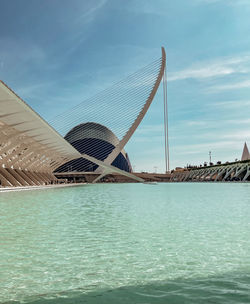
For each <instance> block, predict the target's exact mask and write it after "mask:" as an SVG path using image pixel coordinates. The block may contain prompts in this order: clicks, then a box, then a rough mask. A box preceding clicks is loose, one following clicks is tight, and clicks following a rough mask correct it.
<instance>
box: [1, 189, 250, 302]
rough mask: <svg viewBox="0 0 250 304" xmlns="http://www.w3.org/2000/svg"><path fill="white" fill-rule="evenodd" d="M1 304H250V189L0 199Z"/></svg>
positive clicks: (65, 192) (43, 193)
mask: <svg viewBox="0 0 250 304" xmlns="http://www.w3.org/2000/svg"><path fill="white" fill-rule="evenodd" d="M0 217H1V220H0V302H1V303H5V302H7V303H37V304H38V303H41V304H42V303H44V304H45V303H47V304H50V303H51V304H52V303H67V304H68V303H117V304H119V303H124V304H125V303H126V304H127V303H141V304H146V303H171V304H172V303H227V304H228V303H250V184H232V183H224V184H221V183H220V184H219V183H218V184H217V183H179V184H175V183H170V184H157V185H147V184H97V185H84V186H82V187H73V188H63V189H62V188H61V189H49V190H36V191H23V192H12V193H1V194H0Z"/></svg>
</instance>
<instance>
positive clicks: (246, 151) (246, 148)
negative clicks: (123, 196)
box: [241, 142, 250, 160]
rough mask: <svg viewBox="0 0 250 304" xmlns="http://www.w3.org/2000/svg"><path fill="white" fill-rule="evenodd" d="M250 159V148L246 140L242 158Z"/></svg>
mask: <svg viewBox="0 0 250 304" xmlns="http://www.w3.org/2000/svg"><path fill="white" fill-rule="evenodd" d="M248 159H250V154H249V150H248V147H247V143H246V142H245V144H244V148H243V152H242V156H241V160H248Z"/></svg>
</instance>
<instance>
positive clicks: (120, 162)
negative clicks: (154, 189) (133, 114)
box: [55, 122, 132, 172]
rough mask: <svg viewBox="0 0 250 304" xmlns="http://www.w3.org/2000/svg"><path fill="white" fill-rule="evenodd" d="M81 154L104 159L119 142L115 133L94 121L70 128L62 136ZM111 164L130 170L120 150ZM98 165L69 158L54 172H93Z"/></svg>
mask: <svg viewBox="0 0 250 304" xmlns="http://www.w3.org/2000/svg"><path fill="white" fill-rule="evenodd" d="M64 138H65V139H66V140H67V141H68V142H69V143H70V144H71V145H72V146H73V147H74V148H75V149H76V150H77V151H79V152H80V153H81V154H87V155H89V156H92V157H95V158H96V159H98V160H101V161H104V160H105V159H106V158H107V157H108V155H109V154H110V153H111V152H112V150H113V149H114V148H115V147H116V145H117V144H118V143H119V139H118V138H117V137H116V135H115V134H114V133H113V132H112V131H111V130H110V129H108V128H107V127H105V126H103V125H101V124H97V123H94V122H87V123H82V124H79V125H77V126H75V127H74V128H72V129H71V130H70V131H69V132H68V133H67V134H66V135H65V137H64ZM112 165H113V166H115V167H117V168H119V169H121V170H124V171H127V172H132V168H131V164H130V161H129V158H128V155H127V153H126V152H125V151H124V150H122V151H121V152H120V153H119V154H118V156H117V157H116V158H115V160H114V161H113V162H112ZM97 168H98V165H97V164H95V163H92V162H91V161H89V160H87V159H84V158H77V159H74V160H71V161H69V162H67V163H65V164H63V165H62V166H60V167H59V168H57V169H56V170H55V172H69V171H70V172H72V171H78V172H93V171H95V170H96V169H97Z"/></svg>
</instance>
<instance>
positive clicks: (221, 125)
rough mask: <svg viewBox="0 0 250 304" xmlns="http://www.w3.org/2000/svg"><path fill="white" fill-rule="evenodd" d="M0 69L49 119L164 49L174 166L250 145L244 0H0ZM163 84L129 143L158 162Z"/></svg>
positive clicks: (249, 12) (249, 40)
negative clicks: (161, 48)
mask: <svg viewBox="0 0 250 304" xmlns="http://www.w3.org/2000/svg"><path fill="white" fill-rule="evenodd" d="M0 4H1V10H0V79H2V80H3V81H4V82H5V83H7V85H9V86H10V87H11V88H12V89H13V90H14V91H15V92H16V93H17V94H18V95H19V96H21V97H22V98H23V99H24V100H25V101H26V102H27V103H28V104H29V105H31V107H33V108H34V109H35V110H36V111H37V112H38V113H39V114H41V115H42V116H43V117H44V118H45V119H46V120H48V119H51V118H52V117H54V116H55V115H56V114H57V113H60V112H62V111H64V110H65V109H67V108H71V107H72V106H73V105H76V104H78V103H79V102H81V101H83V100H84V99H85V98H87V97H90V96H92V95H94V94H95V93H96V92H98V91H100V90H102V89H105V88H106V87H108V86H109V85H111V84H112V83H114V82H117V80H120V79H122V78H123V77H125V76H126V75H129V74H130V73H132V72H134V71H136V70H137V69H139V68H141V67H143V66H145V65H147V64H148V63H150V62H152V61H153V60H154V59H157V58H159V57H160V55H161V50H160V47H161V46H164V47H165V48H166V51H167V62H168V63H167V70H168V103H169V134H170V149H171V150H170V156H171V159H170V163H171V168H174V167H176V166H185V165H186V164H187V163H190V164H200V163H202V162H204V161H208V153H209V151H212V160H213V161H217V160H221V161H223V162H224V161H233V160H235V158H238V159H239V158H240V157H241V153H242V149H243V144H244V142H245V141H247V142H248V143H249V145H250V115H249V114H250V111H249V109H250V34H249V33H250V18H249V16H250V1H249V0H126V1H124V0H88V1H87V0H71V1H66V0H40V1H39V0H36V1H31V0H26V1H20V0H11V1H9V0H0ZM162 112H163V97H162V87H160V88H159V91H158V93H157V96H156V98H155V100H154V101H153V104H152V106H151V108H150V109H149V111H148V113H147V115H146V117H145V119H144V120H143V122H142V124H141V125H140V127H139V129H138V130H137V131H136V133H135V134H134V136H133V138H132V139H131V140H130V142H129V143H128V145H127V146H126V151H127V152H128V153H129V156H130V159H131V162H132V165H133V166H134V167H135V169H136V171H141V170H148V171H154V168H155V167H157V171H158V172H163V171H164V150H163V144H164V138H163V113H162Z"/></svg>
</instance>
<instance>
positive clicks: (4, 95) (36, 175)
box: [0, 48, 166, 186]
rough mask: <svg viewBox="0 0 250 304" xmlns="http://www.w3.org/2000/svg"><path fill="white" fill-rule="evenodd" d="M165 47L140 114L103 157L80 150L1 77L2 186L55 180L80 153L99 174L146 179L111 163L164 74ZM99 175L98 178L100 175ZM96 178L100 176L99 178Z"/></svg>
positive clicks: (138, 122) (144, 111) (147, 104)
mask: <svg viewBox="0 0 250 304" xmlns="http://www.w3.org/2000/svg"><path fill="white" fill-rule="evenodd" d="M165 63H166V55H165V51H164V49H163V48H162V58H161V64H160V69H159V72H158V74H157V75H156V79H155V80H154V83H153V87H152V89H151V92H150V94H149V96H147V98H146V100H145V104H144V106H143V108H142V109H141V111H140V113H139V115H137V117H136V119H135V120H134V122H133V123H132V125H131V127H130V128H129V130H128V131H127V132H126V134H125V135H124V136H123V138H122V139H121V140H118V139H117V142H116V143H115V148H114V149H113V151H112V152H111V153H110V154H109V155H108V157H107V158H106V159H105V160H104V161H100V160H98V159H96V158H94V157H91V156H89V155H87V154H81V153H79V152H78V151H77V150H76V149H75V148H74V147H73V146H72V145H71V144H70V143H69V142H67V141H66V140H65V139H64V138H63V137H62V136H61V135H60V134H59V133H58V132H57V131H56V130H55V129H54V128H52V127H51V125H49V124H48V123H47V122H46V121H45V120H44V119H42V117H40V116H39V115H38V114H37V113H36V112H35V111H34V110H33V109H31V107H29V106H28V105H27V104H26V103H25V102H24V101H23V100H22V99H21V98H20V97H19V96H17V95H16V94H15V93H14V92H13V91H12V90H11V89H10V88H9V87H7V85H5V84H4V83H3V82H2V81H0V182H1V186H28V185H44V184H50V183H56V182H57V179H56V178H55V176H54V174H53V172H54V170H55V169H56V168H58V167H59V166H60V165H62V164H64V163H66V162H68V161H70V160H72V159H76V158H79V157H82V158H85V159H87V160H89V161H91V162H93V163H95V164H97V165H98V166H99V168H98V170H99V171H98V172H99V173H100V176H99V178H101V177H103V176H104V175H106V174H109V173H113V172H116V173H119V174H122V175H125V176H127V177H129V178H132V179H134V180H136V181H139V182H142V181H143V179H141V178H139V177H137V176H135V175H133V174H131V173H129V172H125V171H123V170H120V169H118V168H116V167H114V166H112V165H111V163H112V162H113V160H114V159H115V158H116V157H117V155H118V154H119V153H120V152H122V151H123V148H124V146H125V145H126V143H127V142H128V140H129V139H130V137H131V136H132V134H133V133H134V132H135V130H136V128H137V127H138V125H139V124H140V122H141V121H142V119H143V117H144V116H145V114H146V112H147V110H148V108H149V106H150V104H151V102H152V100H153V98H154V96H155V94H156V91H157V89H158V87H159V85H160V82H161V79H162V77H163V73H164V69H165ZM99 178H98V179H99ZM98 179H97V180H98Z"/></svg>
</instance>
